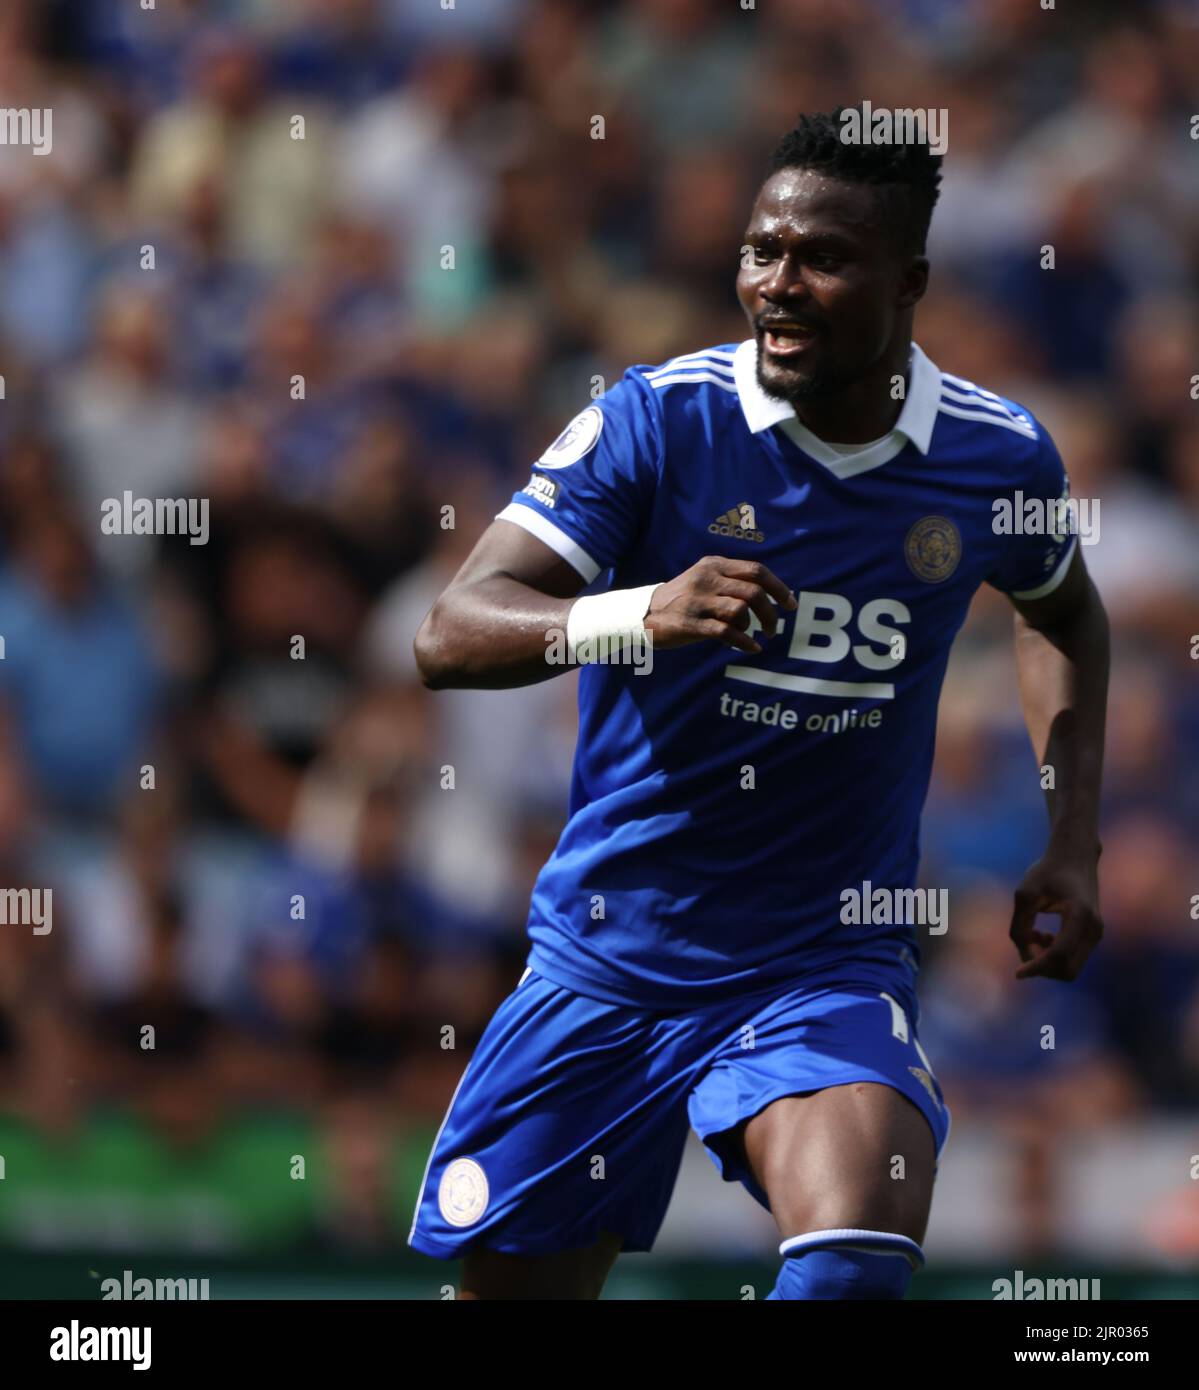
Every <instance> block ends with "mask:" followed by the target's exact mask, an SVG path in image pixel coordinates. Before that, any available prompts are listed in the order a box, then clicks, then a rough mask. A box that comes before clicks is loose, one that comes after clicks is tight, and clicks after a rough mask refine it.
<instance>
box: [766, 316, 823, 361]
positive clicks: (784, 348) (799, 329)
mask: <svg viewBox="0 0 1199 1390" xmlns="http://www.w3.org/2000/svg"><path fill="white" fill-rule="evenodd" d="M819 336H820V335H819V334H818V333H817V332H816V330H815V329H814V328H809V327H808V326H807V325H805V324H801V323H773V324H771V325H770V327H769V328H767V329H765V331H764V332H763V334H762V344H763V346H764V347H765V349H766V351H767V352H768V353H769V354H770V355H771V357H798V356H799V355H800V354H801V353H803V352H806V351H807V349H808V348H810V347H811V346H812V344H813V343H814V342H815V341H816V339H817V338H818V337H819Z"/></svg>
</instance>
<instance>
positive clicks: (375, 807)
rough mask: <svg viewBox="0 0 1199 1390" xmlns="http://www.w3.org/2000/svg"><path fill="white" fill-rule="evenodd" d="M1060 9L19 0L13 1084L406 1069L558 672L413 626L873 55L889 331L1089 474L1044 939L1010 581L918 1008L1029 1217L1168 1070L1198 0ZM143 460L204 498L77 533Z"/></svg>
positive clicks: (2, 18)
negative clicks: (1029, 894) (1069, 975)
mask: <svg viewBox="0 0 1199 1390" xmlns="http://www.w3.org/2000/svg"><path fill="white" fill-rule="evenodd" d="M1085 10H1086V13H1085V15H1082V14H1081V13H1080V7H1077V6H1068V5H1062V6H1059V7H1057V9H1056V10H1044V9H1041V8H1039V7H1038V6H1037V5H1036V4H1028V3H1016V0H758V3H757V4H756V5H755V6H752V7H749V8H747V7H746V6H744V5H738V4H734V3H731V2H730V3H721V2H720V0H627V3H597V2H588V0H486V2H485V3H484V0H458V3H457V4H456V5H453V6H450V7H445V6H441V5H439V4H438V3H436V2H435V0H429V2H426V0H421V2H420V3H418V0H338V3H332V0H274V3H268V0H225V2H224V3H222V2H221V0H194V2H193V0H157V4H156V6H155V7H154V8H153V9H151V10H145V9H141V8H139V6H138V5H137V4H136V3H129V0H39V2H38V3H34V2H33V0H8V3H6V4H5V6H4V8H3V12H2V14H0V92H2V93H3V94H4V99H5V101H6V102H7V103H9V104H10V105H11V106H14V107H29V108H50V109H51V110H52V111H53V147H52V150H51V151H50V153H48V154H46V155H44V156H39V155H35V154H34V153H33V151H31V150H30V149H28V148H21V147H16V146H9V147H7V148H0V376H2V377H3V383H4V400H3V403H2V404H0V636H2V637H3V640H4V644H5V646H4V651H3V659H2V660H0V887H6V886H18V887H19V886H23V885H24V886H34V885H36V886H40V887H45V886H52V887H53V890H54V900H53V902H54V926H53V931H52V933H51V934H49V935H46V936H35V935H33V934H32V933H31V932H29V931H27V930H23V929H19V928H18V927H16V926H13V925H8V926H3V927H0V1110H3V1111H5V1112H7V1113H9V1114H17V1115H21V1116H24V1117H25V1118H26V1119H27V1120H28V1121H29V1122H30V1123H32V1124H34V1125H36V1126H39V1127H41V1128H42V1129H44V1130H45V1131H46V1132H50V1133H65V1132H69V1131H70V1130H71V1129H72V1127H73V1126H75V1125H77V1124H79V1123H81V1122H82V1121H83V1120H84V1119H85V1117H86V1114H87V1113H88V1112H89V1110H90V1109H92V1108H93V1107H95V1106H101V1105H115V1106H122V1107H126V1108H129V1109H132V1110H134V1111H136V1112H138V1113H140V1114H142V1115H143V1116H144V1117H145V1118H146V1120H147V1122H148V1123H150V1124H152V1125H154V1126H156V1127H158V1128H160V1129H161V1130H162V1132H163V1133H164V1134H166V1135H168V1136H169V1137H170V1138H171V1140H172V1141H173V1142H176V1143H180V1144H186V1143H189V1142H198V1141H199V1140H200V1139H202V1137H203V1136H204V1135H205V1134H206V1133H207V1132H209V1131H210V1129H211V1127H212V1126H213V1125H215V1124H216V1123H218V1121H220V1120H221V1119H222V1118H223V1117H225V1116H227V1115H228V1114H229V1113H231V1112H235V1111H238V1110H244V1109H257V1110H261V1109H262V1108H264V1107H275V1106H288V1107H300V1108H304V1109H307V1110H309V1111H311V1112H312V1113H313V1114H314V1115H328V1116H330V1117H331V1118H330V1124H332V1125H336V1124H338V1123H341V1121H340V1120H338V1119H337V1118H336V1117H337V1116H341V1117H343V1119H344V1115H345V1113H346V1106H347V1103H348V1102H347V1097H351V1098H352V1097H359V1098H363V1097H365V1098H369V1099H370V1100H371V1101H372V1102H373V1103H374V1105H375V1109H376V1110H380V1109H382V1110H383V1111H384V1113H386V1114H388V1115H390V1116H394V1117H397V1119H398V1120H403V1119H404V1118H405V1117H410V1118H411V1119H412V1120H413V1122H416V1123H428V1122H429V1121H430V1120H431V1121H432V1123H434V1124H435V1123H436V1121H437V1118H438V1117H439V1116H440V1114H441V1112H442V1110H443V1109H444V1106H445V1104H446V1102H447V1100H448V1097H449V1093H450V1091H451V1090H452V1088H453V1085H454V1083H455V1082H456V1080H457V1077H458V1075H459V1073H460V1071H461V1069H462V1066H463V1065H464V1063H465V1060H466V1058H467V1057H468V1056H469V1051H470V1048H471V1047H472V1045H473V1043H474V1041H475V1039H476V1038H477V1037H478V1035H479V1032H480V1031H481V1029H482V1027H483V1025H484V1024H485V1022H486V1020H487V1018H488V1017H489V1015H490V1013H491V1011H492V1010H493V1008H494V1007H495V1005H496V1004H497V1003H498V1002H499V1000H500V999H501V998H502V997H503V996H504V995H505V994H506V993H507V992H508V990H509V989H510V988H511V987H512V985H513V984H514V983H515V980H516V978H517V976H518V975H519V972H520V969H521V966H522V961H523V954H524V949H525V944H524V937H523V929H524V919H525V913H526V910H527V903H528V893H529V890H530V887H531V884H532V881H533V878H534V876H535V875H536V872H537V870H538V869H539V867H540V865H541V863H542V862H543V861H544V859H545V857H546V855H547V854H548V853H549V851H550V849H551V848H552V845H553V843H554V839H555V837H556V834H557V831H558V828H559V827H560V824H561V821H562V817H563V813H564V807H565V797H566V783H567V777H568V773H569V765H570V757H571V751H572V742H573V733H574V708H573V703H574V684H575V682H574V678H573V677H565V678H561V679H558V680H555V681H552V682H548V683H546V684H544V685H541V686H537V687H533V688H530V689H527V690H521V691H514V692H501V693H478V692H444V693H440V694H438V695H431V694H429V693H428V692H426V691H425V690H424V689H423V688H422V687H421V686H420V684H419V682H418V681H417V679H416V678H415V673H414V666H413V658H412V650H411V644H412V637H413V635H414V633H415V630H416V626H417V624H418V623H419V621H420V619H421V617H423V615H424V613H425V612H426V611H427V609H428V607H429V606H430V604H431V603H432V601H433V599H434V598H435V597H436V595H437V593H438V592H439V590H440V588H441V587H442V586H443V585H444V583H445V582H446V580H447V579H448V578H449V577H450V576H451V575H452V574H453V572H454V570H455V569H456V567H457V566H458V565H459V563H460V562H461V561H462V559H463V558H464V557H465V555H466V554H467V553H468V551H469V550H470V548H471V546H472V545H473V543H474V541H475V539H476V538H477V536H478V535H479V533H480V532H481V531H482V529H483V528H484V527H485V526H486V525H487V523H488V521H489V520H490V518H491V517H492V516H493V515H494V513H495V512H496V511H497V510H498V509H499V507H500V506H502V505H503V504H504V502H505V501H506V500H507V498H508V496H509V495H510V494H511V492H512V491H513V489H515V488H518V487H520V486H522V485H523V483H524V482H525V481H526V479H527V470H528V464H529V462H530V460H531V459H533V458H535V457H536V456H537V454H538V453H540V452H541V450H542V448H543V447H544V446H545V444H546V442H547V441H548V440H550V439H552V438H553V437H554V435H555V434H556V433H557V432H558V430H559V429H560V428H561V426H562V424H563V423H564V422H565V420H566V419H568V418H569V417H570V415H572V414H573V413H574V412H575V410H577V409H578V408H579V407H580V406H581V405H582V404H584V403H585V402H586V400H587V399H588V398H589V397H590V396H591V395H592V394H593V392H594V390H595V389H596V388H597V386H598V387H600V388H602V386H603V385H604V384H609V385H610V384H612V383H613V382H615V381H616V380H617V379H618V378H619V376H620V374H621V373H622V372H623V370H624V368H625V367H626V366H627V365H629V364H630V363H637V362H648V363H653V362H659V361H661V360H663V359H664V358H666V357H668V356H670V355H672V354H675V353H679V352H685V351H691V350H694V349H695V348H697V347H702V346H707V345H712V344H715V343H722V342H730V341H739V340H740V339H741V338H743V337H745V336H746V331H745V328H744V323H743V320H742V318H741V316H740V311H739V310H738V308H737V306H736V303H735V300H734V297H733V289H732V286H733V277H734V273H735V268H736V262H737V253H738V248H739V246H740V241H741V234H742V231H743V228H744V222H745V218H746V214H747V209H748V205H749V202H750V200H751V198H752V194H753V191H754V189H755V187H756V184H757V183H758V181H759V180H760V177H761V174H762V169H763V165H764V161H765V159H766V157H767V155H768V153H769V151H770V149H771V147H772V146H773V144H774V142H775V141H776V139H777V137H778V136H779V135H780V134H781V133H782V131H784V130H785V129H787V128H788V127H789V126H790V125H791V124H792V123H793V121H794V118H795V115H796V114H797V112H798V111H800V110H828V109H831V108H832V107H833V106H835V105H837V104H838V103H839V102H843V101H844V102H851V101H855V100H858V99H860V97H861V96H863V95H868V96H869V97H870V99H871V100H872V102H873V103H874V105H875V106H876V107H877V106H884V105H889V106H913V105H914V106H922V107H945V108H947V109H948V111H949V113H950V114H949V150H948V157H947V160H946V165H945V176H944V186H943V194H942V198H941V203H940V206H939V208H938V210H937V212H936V214H935V216H934V220H933V234H932V240H931V244H930V248H929V252H930V256H931V259H932V264H933V277H932V288H931V291H930V294H929V296H928V298H927V300H926V301H925V303H924V304H923V305H922V306H921V308H920V311H919V314H918V319H917V338H918V340H919V342H920V343H921V345H922V346H923V347H924V349H925V351H926V352H928V354H929V355H930V356H931V357H932V359H933V360H934V361H935V362H937V363H938V364H939V365H941V366H942V367H943V368H944V369H946V370H949V371H952V372H954V373H956V374H957V375H960V376H964V377H967V378H970V379H973V380H976V381H978V382H980V383H981V384H983V385H985V386H987V387H989V388H991V389H993V390H998V391H1001V392H1003V393H1004V394H1006V395H1009V396H1012V397H1014V398H1016V399H1017V400H1020V401H1022V402H1024V403H1025V404H1027V405H1028V406H1029V407H1030V408H1031V409H1033V410H1034V411H1035V412H1036V413H1037V414H1038V415H1039V416H1040V418H1041V419H1043V420H1044V421H1045V422H1046V423H1047V424H1048V425H1049V427H1050V429H1051V430H1052V431H1053V433H1054V435H1055V437H1056V439H1057V442H1058V444H1059V447H1060V449H1061V452H1062V455H1063V457H1064V458H1065V460H1066V463H1067V466H1068V468H1069V470H1070V473H1071V477H1072V487H1073V492H1074V495H1075V496H1078V497H1086V498H1091V499H1098V500H1099V501H1100V502H1101V506H1102V510H1101V520H1102V529H1101V539H1100V541H1099V543H1098V544H1097V545H1094V546H1092V547H1090V548H1089V550H1088V554H1087V559H1088V561H1089V563H1090V567H1091V569H1092V572H1093V574H1094V575H1095V578H1096V581H1097V583H1098V585H1099V587H1100V590H1101V592H1102V594H1103V596H1104V599H1105V601H1106V603H1107V605H1108V609H1109V612H1110V614H1111V617H1112V620H1113V624H1114V632H1115V673H1114V680H1113V690H1112V700H1111V713H1110V743H1109V753H1108V773H1107V796H1106V807H1105V822H1104V826H1103V841H1104V853H1103V858H1102V865H1101V881H1102V887H1103V895H1104V906H1105V912H1106V918H1107V924H1108V939H1107V941H1106V943H1105V945H1104V947H1103V949H1102V951H1101V953H1100V954H1099V955H1098V956H1097V957H1096V958H1095V960H1094V961H1093V963H1092V965H1091V966H1090V967H1088V970H1087V973H1086V976H1085V977H1084V979H1083V980H1082V981H1080V982H1079V983H1078V984H1077V985H1075V986H1073V987H1071V988H1069V989H1066V988H1065V987H1063V986H1056V985H1052V984H1048V983H1038V984H1033V985H1021V986H1017V985H1016V984H1015V983H1014V981H1013V979H1012V974H1013V970H1014V965H1015V956H1014V952H1013V949H1012V947H1011V945H1010V943H1009V942H1008V940H1007V921H1008V916H1009V913H1010V906H1009V904H1010V892H1011V889H1012V887H1013V886H1014V884H1015V882H1016V881H1017V880H1018V878H1019V877H1020V875H1021V874H1022V873H1023V871H1024V869H1025V868H1026V867H1027V866H1028V864H1030V863H1031V862H1032V861H1033V860H1035V859H1036V858H1037V856H1038V854H1039V853H1040V850H1041V848H1042V846H1043V840H1044V830H1045V824H1046V822H1045V812H1044V810H1043V807H1042V805H1041V802H1040V798H1041V793H1040V789H1039V783H1038V779H1037V773H1036V768H1035V764H1034V761H1033V759H1032V755H1031V752H1030V750H1029V748H1028V745H1027V736H1026V735H1025V733H1024V731H1023V727H1022V725H1021V723H1020V717H1019V707H1018V701H1017V696H1016V689H1015V681H1014V675H1013V667H1012V658H1011V652H1010V626H1011V618H1010V609H1009V608H1008V606H1007V604H1006V602H1005V601H1004V600H1003V599H1002V598H1000V597H999V596H998V595H995V594H990V593H983V594H980V596H979V599H978V601H977V603H976V604H975V607H974V610H973V612H972V615H971V619H970V621H969V623H968V625H967V627H966V629H965V630H964V631H963V633H962V635H961V637H960V638H959V647H958V650H957V652H956V654H955V658H954V661H953V663H952V666H951V670H950V675H949V679H948V681H947V685H946V692H945V698H944V702H943V707H942V711H941V734H940V739H939V745H938V758H937V768H936V773H935V778H934V784H933V789H932V792H931V795H930V800H929V806H928V811H927V814H926V819H925V832H924V853H925V876H926V878H927V880H928V881H929V882H930V883H936V884H938V885H947V886H949V887H950V890H951V907H952V909H953V914H952V917H951V924H952V925H951V930H950V931H949V933H948V934H947V935H946V937H945V938H944V939H943V940H937V941H933V942H931V943H928V944H929V949H928V951H927V954H926V961H927V966H928V969H927V972H926V980H925V988H924V994H923V998H924V1023H923V1036H924V1041H925V1045H926V1047H927V1048H928V1050H929V1052H930V1053H931V1055H932V1057H933V1060H934V1063H935V1064H936V1066H937V1070H938V1073H939V1075H940V1076H941V1079H942V1082H943V1085H944V1086H945V1088H946V1091H947V1093H948V1096H949V1100H950V1104H951V1106H952V1108H953V1109H954V1113H955V1123H956V1122H961V1123H969V1121H970V1119H971V1118H972V1117H974V1116H976V1115H982V1116H985V1117H987V1118H988V1119H989V1120H990V1121H991V1122H994V1123H998V1124H1000V1125H1002V1126H1005V1127H1006V1129H1007V1131H1008V1132H1009V1133H1010V1134H1011V1136H1012V1141H1013V1143H1015V1144H1018V1145H1021V1146H1023V1147H1024V1148H1025V1150H1026V1151H1027V1154H1028V1159H1027V1163H1026V1164H1025V1166H1024V1169H1023V1172H1024V1174H1025V1179H1026V1187H1027V1191H1026V1194H1025V1195H1026V1199H1027V1200H1026V1211H1027V1219H1028V1223H1029V1227H1028V1228H1029V1231H1030V1240H1034V1241H1035V1238H1036V1233H1037V1232H1038V1231H1039V1230H1042V1229H1043V1228H1044V1227H1043V1221H1044V1220H1047V1219H1048V1218H1047V1217H1045V1216H1044V1212H1045V1211H1046V1209H1047V1207H1048V1204H1049V1201H1050V1192H1051V1187H1050V1185H1049V1179H1047V1178H1045V1177H1044V1173H1045V1172H1047V1171H1049V1167H1050V1166H1051V1165H1049V1164H1048V1160H1047V1157H1046V1155H1047V1153H1048V1150H1049V1149H1050V1148H1051V1147H1052V1145H1053V1143H1054V1142H1055V1138H1056V1136H1058V1135H1061V1134H1076V1133H1077V1132H1079V1131H1080V1130H1082V1131H1085V1130H1086V1129H1087V1127H1088V1126H1095V1125H1100V1124H1108V1123H1111V1122H1112V1121H1114V1120H1115V1121H1119V1120H1125V1121H1127V1122H1128V1123H1135V1122H1136V1120H1137V1117H1138V1116H1142V1115H1144V1114H1146V1113H1148V1112H1151V1111H1161V1110H1171V1109H1173V1110H1175V1111H1180V1112H1181V1111H1185V1110H1186V1108H1187V1107H1188V1106H1190V1107H1193V1106H1194V1104H1195V1102H1196V1101H1197V1100H1199V922H1196V920H1195V913H1194V912H1193V911H1192V908H1191V901H1192V895H1196V894H1199V862H1197V854H1196V827H1197V826H1199V675H1197V673H1199V660H1197V659H1196V658H1197V657H1199V646H1197V644H1196V636H1195V635H1196V634H1199V404H1197V403H1196V399H1195V397H1196V395H1197V394H1199V391H1197V389H1196V387H1195V386H1193V384H1192V383H1193V382H1194V381H1199V377H1196V376H1195V373H1197V372H1199V141H1197V140H1196V139H1195V138H1194V136H1195V132H1194V129H1193V120H1194V117H1193V114H1192V113H1193V112H1194V111H1196V110H1199V21H1197V20H1196V14H1195V11H1194V9H1193V7H1191V6H1188V5H1186V4H1182V3H1179V4H1171V3H1159V4H1154V3H1145V4H1142V5H1140V6H1138V7H1122V6H1109V5H1106V4H1101V3H1093V4H1089V5H1088V6H1087V7H1085ZM1130 11H1131V12H1130ZM597 117H602V122H600V123H599V124H597V121H596V118H597ZM297 118H300V119H297ZM297 136H301V137H302V138H296V137H297ZM597 136H599V137H600V138H596V137H597ZM1046 246H1051V247H1052V248H1053V249H1054V262H1055V263H1054V266H1053V268H1052V269H1048V268H1045V266H1044V260H1045V256H1044V248H1045V247H1046ZM297 379H299V380H300V386H299V387H298V388H297ZM126 491H129V492H130V493H132V495H133V496H134V497H148V498H158V497H195V498H207V499H209V503H210V508H211V511H210V532H209V537H208V540H207V543H206V544H204V545H191V544H190V543H189V539H188V538H187V537H186V536H173V537H161V536H149V535H146V536H142V535H108V534H103V533H102V532H101V529H100V524H99V521H100V506H101V503H102V502H103V501H104V499H106V498H118V499H119V498H121V497H122V496H123V494H124V493H125V492H126ZM297 638H299V639H301V641H300V642H297ZM1047 1022H1048V1023H1051V1024H1053V1025H1054V1027H1055V1029H1056V1045H1055V1046H1054V1048H1053V1049H1052V1050H1047V1049H1046V1047H1045V1045H1044V1042H1043V1034H1042V1027H1043V1025H1044V1024H1045V1023H1047ZM147 1024H152V1025H153V1026H154V1027H155V1029H156V1045H155V1047H154V1049H153V1050H148V1049H147V1048H146V1046H145V1043H144V1036H143V1033H142V1029H143V1028H144V1026H145V1025H147ZM369 1108H370V1107H369V1106H368V1107H367V1109H369ZM1181 1172H1182V1170H1181V1169H1180V1173H1181ZM1039 1175H1040V1176H1039Z"/></svg>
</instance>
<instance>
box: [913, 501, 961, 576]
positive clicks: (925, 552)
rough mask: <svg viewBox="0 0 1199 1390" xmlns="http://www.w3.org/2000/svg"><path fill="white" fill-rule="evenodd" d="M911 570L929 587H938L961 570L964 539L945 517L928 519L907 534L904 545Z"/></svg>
mask: <svg viewBox="0 0 1199 1390" xmlns="http://www.w3.org/2000/svg"><path fill="white" fill-rule="evenodd" d="M903 553H904V558H905V559H906V560H907V562H908V569H910V570H911V571H912V573H913V574H914V575H915V576H916V578H917V579H923V580H924V582H925V583H926V584H939V583H940V582H941V581H942V580H943V579H948V578H949V576H950V575H951V574H952V573H953V572H954V570H955V569H957V567H958V561H959V560H960V559H961V558H962V538H961V536H960V535H959V534H958V528H957V527H956V526H955V525H954V524H953V522H952V521H950V520H949V518H948V517H945V516H926V517H923V518H922V519H921V520H920V521H918V522H917V523H916V524H915V525H914V526H913V527H912V529H911V530H910V531H909V532H908V534H907V537H906V539H905V540H904V543H903Z"/></svg>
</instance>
